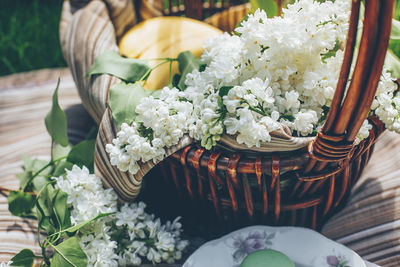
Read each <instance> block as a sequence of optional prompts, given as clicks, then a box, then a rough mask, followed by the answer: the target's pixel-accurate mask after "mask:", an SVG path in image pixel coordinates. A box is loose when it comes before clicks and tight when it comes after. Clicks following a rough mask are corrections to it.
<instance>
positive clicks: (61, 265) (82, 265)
mask: <svg viewBox="0 0 400 267" xmlns="http://www.w3.org/2000/svg"><path fill="white" fill-rule="evenodd" d="M53 248H54V256H53V258H52V259H51V266H57V267H70V266H75V267H86V265H87V264H88V261H87V256H86V254H85V252H83V250H82V248H81V246H80V245H79V242H78V239H77V238H76V237H71V238H68V239H66V240H64V241H63V242H62V243H60V244H58V245H57V246H53Z"/></svg>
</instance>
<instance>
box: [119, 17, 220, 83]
mask: <svg viewBox="0 0 400 267" xmlns="http://www.w3.org/2000/svg"><path fill="white" fill-rule="evenodd" d="M219 34H222V31H221V30H219V29H218V28H215V27H213V26H210V25H208V24H206V23H204V22H201V21H198V20H194V19H189V18H184V17H158V18H152V19H148V20H145V21H143V22H141V23H139V24H137V25H136V26H134V27H133V28H132V29H130V30H129V31H128V32H127V33H126V34H125V35H124V36H123V37H122V38H121V41H120V43H119V52H120V54H121V55H123V56H126V57H128V58H139V59H144V60H148V59H155V58H166V57H169V58H176V57H177V56H178V54H179V53H180V52H183V51H187V50H188V51H191V52H192V53H193V54H194V55H195V56H196V57H199V56H200V55H201V54H202V52H203V44H204V41H205V40H207V39H208V38H210V37H213V36H216V35H219ZM158 63H160V61H154V60H151V61H149V65H150V66H155V65H157V64H158ZM177 72H178V64H177V63H176V62H174V63H173V64H172V75H173V74H175V73H177ZM168 82H169V63H166V64H164V65H162V66H160V67H158V68H157V69H155V70H154V71H153V72H152V73H151V75H150V77H149V79H148V80H147V82H146V84H145V88H148V89H161V88H162V87H164V86H166V85H167V84H168Z"/></svg>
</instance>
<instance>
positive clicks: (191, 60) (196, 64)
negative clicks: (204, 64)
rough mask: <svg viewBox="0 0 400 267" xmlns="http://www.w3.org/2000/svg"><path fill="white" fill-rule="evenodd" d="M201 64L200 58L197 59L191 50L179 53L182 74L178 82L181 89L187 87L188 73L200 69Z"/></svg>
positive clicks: (179, 65)
mask: <svg viewBox="0 0 400 267" xmlns="http://www.w3.org/2000/svg"><path fill="white" fill-rule="evenodd" d="M200 65H201V64H200V60H199V59H197V58H196V57H195V56H194V55H193V54H192V52H190V51H185V52H182V53H180V54H179V55H178V67H179V72H180V74H181V77H180V79H179V82H178V88H179V89H180V90H185V89H186V84H185V80H186V75H187V74H188V73H190V72H192V71H193V70H195V69H196V70H199V69H200Z"/></svg>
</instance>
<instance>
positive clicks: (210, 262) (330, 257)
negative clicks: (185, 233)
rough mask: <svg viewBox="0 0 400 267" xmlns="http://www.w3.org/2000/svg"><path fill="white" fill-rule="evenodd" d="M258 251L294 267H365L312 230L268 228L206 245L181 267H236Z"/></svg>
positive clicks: (349, 252) (254, 228) (248, 230)
mask: <svg viewBox="0 0 400 267" xmlns="http://www.w3.org/2000/svg"><path fill="white" fill-rule="evenodd" d="M261 249H274V250H277V251H280V252H282V253H284V254H286V255H287V256H288V257H289V258H290V259H291V260H292V261H293V262H294V263H295V266H296V267H366V264H365V262H364V261H363V260H362V259H361V257H360V256H358V255H357V254H356V253H355V252H353V251H352V250H350V249H349V248H346V247H345V246H343V245H341V244H339V243H336V242H334V241H332V240H330V239H328V238H326V237H324V236H323V235H321V234H319V233H317V232H315V231H313V230H310V229H306V228H300V227H270V226H251V227H247V228H243V229H240V230H238V231H235V232H232V233H230V234H228V235H226V236H223V237H221V238H220V239H216V240H213V241H210V242H208V243H206V244H204V245H203V246H201V247H200V248H199V249H198V250H196V251H195V252H194V253H193V254H192V255H191V256H190V257H189V258H188V259H187V261H186V262H185V263H184V265H183V267H204V266H207V267H239V266H240V264H241V262H242V261H243V259H244V258H245V257H246V256H247V255H248V254H250V253H252V252H255V251H257V250H261Z"/></svg>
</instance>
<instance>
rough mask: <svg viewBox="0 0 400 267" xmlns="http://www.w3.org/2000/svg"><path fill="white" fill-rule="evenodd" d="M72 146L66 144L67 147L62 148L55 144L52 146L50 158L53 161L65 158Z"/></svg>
mask: <svg viewBox="0 0 400 267" xmlns="http://www.w3.org/2000/svg"><path fill="white" fill-rule="evenodd" d="M71 148H72V145H71V144H68V145H67V146H62V145H60V144H55V145H54V146H53V151H52V156H53V159H59V158H62V157H66V156H67V155H68V153H69V152H70V151H71Z"/></svg>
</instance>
